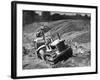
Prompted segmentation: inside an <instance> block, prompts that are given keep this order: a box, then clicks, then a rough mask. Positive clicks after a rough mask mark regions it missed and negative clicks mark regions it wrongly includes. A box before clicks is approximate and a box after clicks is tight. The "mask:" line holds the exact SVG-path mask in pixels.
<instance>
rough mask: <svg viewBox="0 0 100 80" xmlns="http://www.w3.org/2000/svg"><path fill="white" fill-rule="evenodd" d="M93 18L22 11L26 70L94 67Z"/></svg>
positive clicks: (48, 12)
mask: <svg viewBox="0 0 100 80" xmlns="http://www.w3.org/2000/svg"><path fill="white" fill-rule="evenodd" d="M90 22H91V14H90V13H75V12H71V13H70V12H52V11H26V10H23V46H22V47H23V53H22V55H23V61H22V66H23V69H43V68H60V67H63V68H67V67H84V66H91V23H90Z"/></svg>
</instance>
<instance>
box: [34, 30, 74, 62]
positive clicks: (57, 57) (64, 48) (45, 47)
mask: <svg viewBox="0 0 100 80" xmlns="http://www.w3.org/2000/svg"><path fill="white" fill-rule="evenodd" d="M44 34H45V33H44V32H43V29H42V30H41V31H40V32H38V33H37V34H36V39H35V40H34V41H35V47H36V56H37V58H39V59H41V60H44V61H46V62H47V63H48V64H56V63H58V62H60V61H64V60H67V59H68V58H69V57H71V56H72V54H73V51H72V48H71V47H70V46H69V45H68V44H65V40H63V39H60V36H59V34H58V33H57V36H58V39H56V40H53V39H52V38H51V36H50V37H49V38H47V39H46V38H45V35H44Z"/></svg>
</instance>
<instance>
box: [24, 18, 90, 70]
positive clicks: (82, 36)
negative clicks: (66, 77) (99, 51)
mask: <svg viewBox="0 0 100 80" xmlns="http://www.w3.org/2000/svg"><path fill="white" fill-rule="evenodd" d="M41 24H42V25H45V26H47V27H48V29H47V30H46V33H45V34H50V33H51V35H52V37H53V39H57V37H56V33H59V34H60V37H61V39H65V41H67V40H71V41H72V42H73V43H74V42H77V44H78V45H81V46H83V48H84V49H87V50H88V51H89V50H91V49H90V48H91V46H90V45H91V35H90V33H91V31H90V30H91V27H90V26H91V25H90V21H89V20H70V19H69V20H58V21H53V22H39V23H36V22H35V23H32V24H29V25H26V26H24V29H23V45H27V44H28V45H29V46H30V47H32V46H33V47H34V45H32V40H33V39H35V38H36V37H35V33H36V31H37V30H38V29H39V28H40V26H41ZM72 48H73V47H72ZM73 50H74V48H73ZM33 52H34V50H33ZM33 52H31V53H30V54H29V55H31V57H30V56H29V55H26V58H25V59H24V60H23V66H24V65H26V64H28V65H26V66H24V69H35V68H51V66H50V65H48V64H46V63H45V62H41V61H39V62H38V61H37V62H33V61H35V60H37V59H34V60H31V58H32V59H33V57H34V54H33ZM76 52H77V51H74V54H76ZM86 55H87V53H86ZM90 56H91V55H90V54H89V55H87V56H82V55H81V56H76V57H72V58H70V59H69V60H68V61H65V62H64V63H59V64H57V65H55V66H54V67H77V66H90V61H91V58H90ZM60 65H62V66H60ZM37 66H38V67H37Z"/></svg>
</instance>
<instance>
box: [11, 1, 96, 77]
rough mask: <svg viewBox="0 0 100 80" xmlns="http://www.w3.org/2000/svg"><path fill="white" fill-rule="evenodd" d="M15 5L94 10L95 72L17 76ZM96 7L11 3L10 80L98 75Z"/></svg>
mask: <svg viewBox="0 0 100 80" xmlns="http://www.w3.org/2000/svg"><path fill="white" fill-rule="evenodd" d="M17 4H28V5H29V4H32V5H49V6H63V7H78V8H79V7H81V8H93V9H95V10H96V22H95V23H96V25H95V26H96V31H95V32H96V44H95V45H96V46H95V47H96V71H95V72H84V73H69V74H53V75H37V76H20V77H19V76H17ZM97 24H98V7H97V6H88V5H72V4H57V3H42V2H24V1H12V2H11V78H13V79H21V78H39V77H54V76H67V75H85V74H97V73H98V45H97V44H98V32H97V31H98V26H97Z"/></svg>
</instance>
